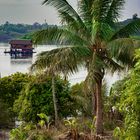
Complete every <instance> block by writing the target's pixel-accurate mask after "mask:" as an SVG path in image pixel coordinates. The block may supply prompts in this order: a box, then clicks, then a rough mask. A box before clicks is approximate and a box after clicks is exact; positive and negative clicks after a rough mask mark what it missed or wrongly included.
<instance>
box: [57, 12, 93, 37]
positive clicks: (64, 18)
mask: <svg viewBox="0 0 140 140" xmlns="http://www.w3.org/2000/svg"><path fill="white" fill-rule="evenodd" d="M59 15H60V17H61V23H62V24H63V25H66V27H67V28H68V29H69V30H71V31H73V32H75V33H76V34H79V35H80V36H82V37H83V38H86V39H87V38H88V39H89V38H90V34H91V33H90V31H89V30H88V28H87V27H86V25H84V24H83V23H82V24H81V22H78V21H77V20H76V19H74V17H72V16H71V15H69V13H67V12H61V11H60V12H59Z"/></svg>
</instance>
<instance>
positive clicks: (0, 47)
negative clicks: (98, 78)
mask: <svg viewBox="0 0 140 140" xmlns="http://www.w3.org/2000/svg"><path fill="white" fill-rule="evenodd" d="M54 48H56V46H53V45H39V46H37V47H35V50H34V51H35V52H37V53H34V54H33V57H32V58H29V59H11V57H10V55H9V54H4V51H5V49H6V50H9V49H10V45H9V44H2V43H1V44H0V74H1V77H4V76H8V75H10V74H13V73H16V72H22V73H26V72H28V71H29V68H30V66H31V65H32V63H33V62H34V61H35V59H36V55H37V54H38V53H40V52H42V51H46V50H51V49H54ZM86 75H87V72H86V70H85V69H80V71H79V72H78V73H76V74H74V75H71V76H70V77H69V80H70V82H71V83H72V84H75V83H77V82H80V81H82V80H84V79H85V77H86ZM105 79H106V80H107V83H108V85H109V86H110V85H111V84H112V83H114V82H115V81H116V80H118V79H119V76H118V74H114V75H106V78H105Z"/></svg>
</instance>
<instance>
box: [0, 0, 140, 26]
mask: <svg viewBox="0 0 140 140" xmlns="http://www.w3.org/2000/svg"><path fill="white" fill-rule="evenodd" d="M69 1H70V3H71V4H72V5H73V6H76V1H77V0H69ZM41 2H42V0H0V24H1V23H5V22H6V21H9V22H11V23H28V24H32V23H34V22H39V23H44V22H45V19H46V22H47V23H49V24H58V23H59V20H58V17H57V13H56V11H55V10H54V9H53V8H52V7H49V6H42V5H41ZM134 13H138V15H139V17H140V0H126V4H125V9H124V10H123V13H122V15H123V16H122V20H124V19H126V18H130V17H132V15H133V14H134Z"/></svg>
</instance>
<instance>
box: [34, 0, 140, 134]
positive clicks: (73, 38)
mask: <svg viewBox="0 0 140 140" xmlns="http://www.w3.org/2000/svg"><path fill="white" fill-rule="evenodd" d="M124 3H125V0H79V1H78V11H76V10H75V9H74V8H73V7H72V6H71V5H70V4H69V3H68V1H67V0H44V2H43V4H46V5H52V6H53V7H55V8H56V10H57V11H58V14H59V17H60V19H61V24H62V26H48V28H46V29H44V30H41V31H38V32H36V33H35V35H34V43H36V44H37V43H44V42H48V41H53V42H56V43H59V44H60V45H61V44H62V45H64V44H66V43H68V44H70V45H69V46H66V47H61V48H57V49H54V50H51V51H46V52H43V53H40V54H39V55H38V58H37V60H36V62H35V63H34V64H33V66H32V70H36V69H43V70H44V69H46V68H47V69H49V71H53V72H57V73H63V74H65V75H67V74H72V73H74V72H77V71H78V68H79V67H80V66H85V67H86V68H87V71H88V75H87V78H86V79H88V80H87V81H90V83H91V84H89V85H90V89H91V91H93V92H94V94H93V95H95V100H96V114H95V115H96V123H95V125H96V133H97V134H102V133H103V115H102V114H103V109H102V107H103V105H102V93H101V87H102V81H103V78H104V75H105V74H106V72H107V71H108V70H110V71H111V72H115V71H116V70H121V69H122V68H123V66H124V65H125V67H130V66H132V64H133V53H134V45H135V40H134V39H132V38H130V35H132V34H134V33H136V32H137V31H138V30H139V28H140V19H134V20H133V21H132V22H130V23H128V24H127V25H125V26H120V25H119V24H118V23H117V22H118V18H119V17H120V10H121V9H122V8H123V5H124ZM93 89H94V90H93Z"/></svg>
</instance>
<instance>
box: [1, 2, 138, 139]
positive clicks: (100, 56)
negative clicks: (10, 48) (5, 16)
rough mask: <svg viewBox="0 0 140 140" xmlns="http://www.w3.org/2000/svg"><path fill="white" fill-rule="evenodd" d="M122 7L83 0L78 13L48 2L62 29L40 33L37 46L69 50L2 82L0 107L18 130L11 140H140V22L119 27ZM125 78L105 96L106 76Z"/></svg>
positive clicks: (41, 57) (40, 59)
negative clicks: (75, 78) (72, 80)
mask: <svg viewBox="0 0 140 140" xmlns="http://www.w3.org/2000/svg"><path fill="white" fill-rule="evenodd" d="M124 3H125V1H124V0H94V1H93V0H88V1H87V0H81V1H79V3H78V6H79V7H78V10H77V11H76V10H75V9H74V8H73V7H72V6H71V5H70V4H69V3H68V2H67V1H66V0H61V1H60V0H45V1H44V2H43V4H46V5H52V6H53V7H54V8H56V10H57V12H58V14H59V16H60V20H61V22H62V24H63V26H51V27H50V26H47V28H45V29H43V30H40V31H37V32H36V33H34V34H33V36H32V37H33V42H34V43H35V44H39V43H47V42H50V41H52V42H57V43H59V44H65V43H66V42H69V44H70V45H69V46H66V47H60V48H57V49H54V50H51V51H45V52H42V53H40V54H39V55H38V56H37V59H36V61H35V62H34V64H33V65H32V66H31V73H30V74H20V73H17V74H15V75H12V76H8V77H5V78H1V79H0V84H1V85H0V86H1V90H2V91H1V92H0V93H3V94H2V96H1V100H2V101H3V102H4V103H5V105H6V106H7V108H8V109H10V110H11V113H12V114H13V120H14V121H13V122H15V121H20V123H21V125H19V126H18V127H17V128H15V129H13V130H12V131H11V132H10V139H11V140H17V139H18V140H49V139H50V140H59V139H61V140H69V139H73V140H84V139H85V140H102V139H108V140H113V139H118V140H127V139H131V140H139V139H140V135H139V123H140V117H139V113H140V107H139V106H140V102H139V88H140V87H139V84H138V83H139V80H140V79H139V70H140V66H139V64H140V51H139V47H140V41H139V38H138V37H134V35H137V34H138V32H139V31H140V19H139V18H138V17H137V16H136V15H134V16H133V20H131V21H129V22H128V23H126V24H125V25H123V26H122V25H120V24H118V18H119V17H120V11H121V10H122V8H123V5H124ZM132 36H133V37H132ZM81 66H82V67H84V68H86V70H87V73H88V74H87V77H86V79H85V81H83V82H82V83H80V84H76V85H73V86H71V85H70V84H69V82H68V79H67V77H68V76H69V75H71V74H73V73H76V72H78V71H79V70H80V69H79V68H80V67H81ZM124 71H125V73H126V74H125V76H126V77H121V80H120V81H117V82H116V83H115V84H114V85H112V87H111V89H108V90H107V84H106V82H105V81H104V78H105V76H106V74H107V73H112V74H113V73H117V72H119V73H121V72H122V73H123V72H124ZM15 77H16V78H15ZM9 78H10V79H9ZM7 79H8V80H7ZM7 81H8V82H7ZM3 85H4V86H3ZM5 86H6V87H8V88H6V87H5ZM6 90H7V91H6ZM7 115H9V114H7ZM7 120H8V119H7Z"/></svg>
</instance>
